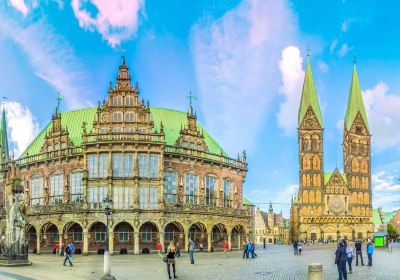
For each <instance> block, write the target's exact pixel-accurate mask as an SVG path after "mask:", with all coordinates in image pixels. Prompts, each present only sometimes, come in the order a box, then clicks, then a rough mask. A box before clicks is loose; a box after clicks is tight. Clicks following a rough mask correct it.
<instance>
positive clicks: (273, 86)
mask: <svg viewBox="0 0 400 280" xmlns="http://www.w3.org/2000/svg"><path fill="white" fill-rule="evenodd" d="M294 18H295V17H294V15H293V14H292V12H291V10H290V8H289V5H288V3H287V2H286V1H283V0H282V1H273V0H243V1H242V2H241V3H240V4H239V5H238V6H237V7H235V8H233V9H232V10H230V11H228V12H226V13H225V14H224V15H223V16H222V17H220V18H218V19H211V18H209V17H206V18H202V20H201V21H200V22H199V23H197V24H196V25H195V26H194V27H193V28H192V39H191V40H192V41H191V45H192V54H193V60H194V65H195V71H196V79H197V84H198V89H199V96H200V102H201V107H202V111H203V113H204V116H205V121H206V127H207V128H208V129H209V130H210V132H211V134H212V135H215V136H216V138H217V139H218V140H219V141H220V142H221V143H222V144H223V145H224V147H226V149H227V151H229V152H230V153H231V154H234V152H236V151H237V150H240V149H243V148H246V149H250V150H251V148H252V144H253V142H254V141H255V138H256V135H257V133H258V132H259V130H260V127H261V126H262V124H263V122H264V119H265V116H266V109H267V104H268V101H269V100H270V99H271V98H272V97H273V96H274V95H275V94H276V93H277V91H278V88H279V78H280V77H279V71H278V69H277V66H278V65H277V62H278V60H279V58H280V53H281V51H282V49H283V48H284V47H285V46H287V45H288V44H290V41H292V40H293V37H294V36H293V33H294V31H295V26H294V23H293V19H294Z"/></svg>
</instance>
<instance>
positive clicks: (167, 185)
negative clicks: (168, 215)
mask: <svg viewBox="0 0 400 280" xmlns="http://www.w3.org/2000/svg"><path fill="white" fill-rule="evenodd" d="M164 201H165V203H176V172H175V171H165V172H164Z"/></svg>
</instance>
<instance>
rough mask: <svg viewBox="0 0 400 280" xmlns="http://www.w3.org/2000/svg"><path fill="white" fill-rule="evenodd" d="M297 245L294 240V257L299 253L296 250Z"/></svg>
mask: <svg viewBox="0 0 400 280" xmlns="http://www.w3.org/2000/svg"><path fill="white" fill-rule="evenodd" d="M297 245H298V243H297V241H296V240H295V241H294V242H293V250H294V255H298V254H299V251H298V249H297Z"/></svg>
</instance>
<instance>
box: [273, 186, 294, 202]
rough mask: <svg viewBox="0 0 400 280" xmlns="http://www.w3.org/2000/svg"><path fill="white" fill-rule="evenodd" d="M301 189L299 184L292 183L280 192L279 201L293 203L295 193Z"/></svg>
mask: <svg viewBox="0 0 400 280" xmlns="http://www.w3.org/2000/svg"><path fill="white" fill-rule="evenodd" d="M298 191H299V185H298V184H291V185H289V186H287V188H286V189H284V190H283V191H280V192H279V193H278V201H279V202H280V203H291V202H292V197H293V195H295V194H297V192H298Z"/></svg>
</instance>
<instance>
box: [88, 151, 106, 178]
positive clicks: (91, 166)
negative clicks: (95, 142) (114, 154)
mask: <svg viewBox="0 0 400 280" xmlns="http://www.w3.org/2000/svg"><path fill="white" fill-rule="evenodd" d="M88 171H89V178H105V177H107V174H108V155H107V154H98V155H97V154H91V155H88Z"/></svg>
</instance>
